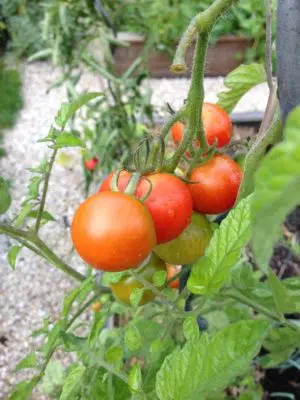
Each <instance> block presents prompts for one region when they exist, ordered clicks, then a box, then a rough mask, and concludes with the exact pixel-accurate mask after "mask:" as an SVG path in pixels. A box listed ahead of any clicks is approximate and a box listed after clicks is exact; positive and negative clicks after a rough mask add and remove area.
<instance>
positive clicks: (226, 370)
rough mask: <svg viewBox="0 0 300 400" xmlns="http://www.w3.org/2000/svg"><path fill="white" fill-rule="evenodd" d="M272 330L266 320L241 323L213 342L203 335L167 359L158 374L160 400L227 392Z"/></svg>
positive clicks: (192, 399)
mask: <svg viewBox="0 0 300 400" xmlns="http://www.w3.org/2000/svg"><path fill="white" fill-rule="evenodd" d="M267 328H268V323H266V322H265V321H258V320H256V321H241V322H238V323H236V324H232V325H230V326H229V327H227V328H225V329H223V330H222V331H220V332H218V333H217V334H216V335H215V336H214V337H213V338H212V339H209V337H208V335H207V334H206V333H202V335H201V337H200V339H199V340H197V341H189V342H187V343H186V344H185V346H184V347H183V348H182V349H179V348H177V349H176V350H175V351H174V352H173V353H171V354H170V355H169V356H167V357H166V359H165V361H164V363H163V365H162V367H161V369H160V370H159V372H158V374H157V379H156V392H157V395H158V397H159V399H160V400H198V399H202V398H205V397H206V396H207V395H210V396H212V395H213V393H214V392H216V393H218V392H220V391H221V390H223V389H225V388H226V387H227V386H228V385H229V384H231V383H232V381H233V380H234V379H235V378H236V377H237V376H238V375H241V374H243V373H244V372H245V371H246V370H247V369H248V368H249V364H250V362H251V360H252V359H253V357H254V356H255V355H256V354H257V353H258V351H259V349H260V346H261V341H262V340H263V338H264V336H265V333H266V331H267Z"/></svg>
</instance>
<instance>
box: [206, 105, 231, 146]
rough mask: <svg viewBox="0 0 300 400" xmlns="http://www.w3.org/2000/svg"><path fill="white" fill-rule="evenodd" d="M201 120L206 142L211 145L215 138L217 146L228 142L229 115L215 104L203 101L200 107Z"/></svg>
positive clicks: (229, 136)
mask: <svg viewBox="0 0 300 400" xmlns="http://www.w3.org/2000/svg"><path fill="white" fill-rule="evenodd" d="M202 122H203V127H204V131H205V135H206V140H207V143H208V144H209V145H210V146H212V145H213V144H214V142H215V140H216V141H217V142H218V144H217V147H218V148H221V147H224V146H226V145H227V144H229V142H230V140H231V136H232V122H231V120H230V117H229V115H228V114H227V112H226V111H225V110H223V108H221V107H220V106H218V105H217V104H212V103H204V104H203V107H202Z"/></svg>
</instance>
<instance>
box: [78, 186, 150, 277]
mask: <svg viewBox="0 0 300 400" xmlns="http://www.w3.org/2000/svg"><path fill="white" fill-rule="evenodd" d="M71 233H72V240H73V243H74V246H75V248H76V250H77V251H78V253H79V255H80V257H81V258H82V259H83V260H84V261H86V262H87V263H88V264H90V265H91V266H92V267H94V268H97V269H102V270H104V271H113V272H114V271H123V270H127V269H130V268H134V267H137V266H138V265H139V264H141V262H142V261H144V260H145V259H146V258H147V257H148V256H149V254H150V253H151V251H152V249H153V247H154V246H155V243H156V238H155V229H154V225H153V221H152V218H151V215H150V214H149V211H148V210H147V208H146V207H145V206H144V205H143V204H142V203H141V202H140V201H138V200H136V199H134V198H133V197H131V196H129V195H127V194H124V193H117V192H110V191H106V192H103V193H97V194H95V195H93V196H91V197H89V198H88V199H87V200H86V201H84V202H83V203H82V204H81V205H80V206H79V208H78V209H77V211H76V213H75V215H74V218H73V222H72V228H71Z"/></svg>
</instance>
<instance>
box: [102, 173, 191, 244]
mask: <svg viewBox="0 0 300 400" xmlns="http://www.w3.org/2000/svg"><path fill="white" fill-rule="evenodd" d="M129 177H130V173H129V172H126V171H124V173H123V175H122V174H121V175H120V179H119V184H118V188H119V190H121V191H122V190H124V188H125V187H126V184H127V183H128V180H129ZM147 178H148V179H149V180H150V181H151V183H152V190H151V193H150V195H149V197H148V198H147V200H145V202H144V204H145V206H146V207H147V208H148V210H149V212H150V214H151V216H152V218H153V221H154V225H155V231H156V239H157V243H165V242H168V241H170V240H173V239H175V238H176V237H177V236H178V235H180V233H181V232H183V231H184V229H185V228H186V227H187V225H188V224H189V222H190V218H191V215H192V211H193V202H192V198H191V194H190V193H189V190H188V188H187V185H186V184H185V183H184V182H182V181H181V180H180V179H179V178H177V177H176V176H174V175H171V174H168V173H158V174H150V175H147ZM111 179H112V174H110V175H109V176H108V177H107V178H106V179H105V181H104V182H103V183H102V185H101V187H100V191H103V190H109V187H110V186H109V185H110V181H111ZM148 189H149V182H148V181H147V180H146V179H141V181H140V182H139V184H138V187H137V190H136V196H137V197H138V198H142V197H143V196H144V195H145V194H146V193H147V191H148Z"/></svg>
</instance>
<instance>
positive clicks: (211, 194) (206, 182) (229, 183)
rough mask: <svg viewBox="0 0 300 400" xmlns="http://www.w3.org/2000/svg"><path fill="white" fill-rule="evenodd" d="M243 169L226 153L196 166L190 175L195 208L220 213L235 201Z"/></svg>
mask: <svg viewBox="0 0 300 400" xmlns="http://www.w3.org/2000/svg"><path fill="white" fill-rule="evenodd" d="M242 176H243V173H242V169H241V167H240V166H239V164H238V163H236V162H235V161H234V160H232V159H231V158H230V157H228V156H226V155H221V154H219V155H216V156H214V157H212V158H211V159H210V160H209V161H208V162H207V163H205V164H203V165H200V166H198V167H195V168H194V169H193V170H192V172H191V175H190V177H189V179H190V181H193V182H197V183H191V184H189V185H188V186H189V189H190V192H191V194H192V197H193V204H194V210H195V211H198V212H200V213H204V214H220V213H223V212H225V211H227V210H229V209H230V208H231V207H232V206H233V205H234V203H235V200H236V197H237V193H238V190H239V187H240V183H241V180H242Z"/></svg>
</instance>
